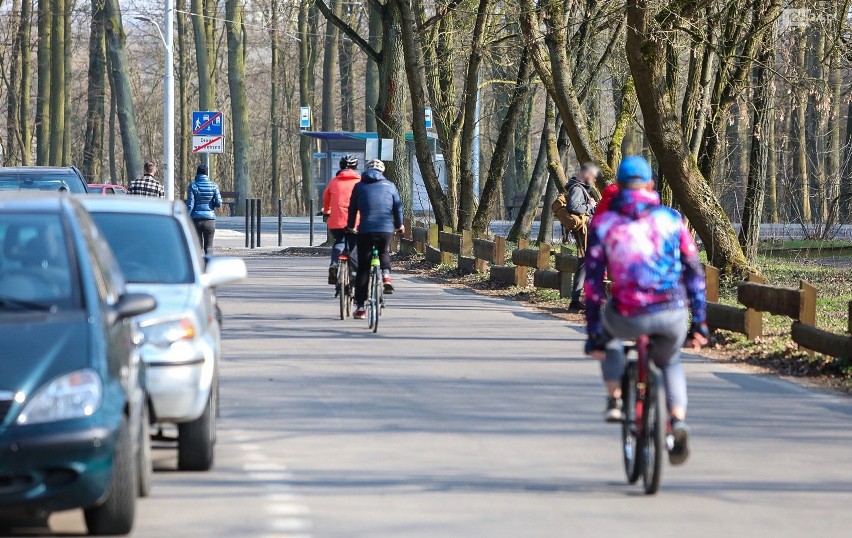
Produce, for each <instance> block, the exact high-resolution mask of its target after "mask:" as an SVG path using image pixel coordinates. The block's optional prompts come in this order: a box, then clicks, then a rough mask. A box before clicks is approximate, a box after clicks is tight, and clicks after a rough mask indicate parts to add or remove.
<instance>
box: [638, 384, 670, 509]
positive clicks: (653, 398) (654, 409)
mask: <svg viewBox="0 0 852 538" xmlns="http://www.w3.org/2000/svg"><path fill="white" fill-rule="evenodd" d="M665 401H666V398H665V395H664V393H663V383H662V379H661V377H660V373H659V372H658V371H656V370H650V371H649V372H648V389H647V391H646V393H645V413H644V417H643V420H642V434H643V435H642V437H643V440H642V456H643V458H642V459H643V460H644V461H643V469H642V484H643V486H644V487H645V493H647V494H648V495H651V494H654V493H656V492H657V490H658V489H660V477H661V475H662V474H663V459H664V458H665V457H666V404H665Z"/></svg>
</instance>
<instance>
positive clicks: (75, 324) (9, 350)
mask: <svg viewBox="0 0 852 538" xmlns="http://www.w3.org/2000/svg"><path fill="white" fill-rule="evenodd" d="M155 306H156V305H155V301H154V299H153V298H152V297H150V296H148V295H143V294H130V293H126V292H125V288H124V280H123V278H122V276H121V273H120V271H119V269H118V266H117V265H116V262H115V260H114V259H113V257H112V253H111V252H110V250H109V248H108V247H107V246H106V243H105V242H104V240H103V239H102V238H101V237H100V235H99V233H98V229H97V227H96V226H95V225H94V224H93V223H92V221H91V219H90V217H89V215H88V214H87V213H86V212H85V211H84V210H83V209H82V207H81V206H80V205H79V203H77V202H76V201H75V200H74V199H73V198H72V197H70V196H67V195H63V194H41V193H20V194H18V193H15V194H12V193H4V194H0V529H2V528H4V520H5V521H7V522H8V521H10V518H18V517H22V516H23V517H30V516H44V515H47V514H49V513H50V512H54V511H59V510H68V509H72V508H82V509H83V510H84V512H85V519H86V524H87V526H88V529H89V532H90V533H91V534H100V535H103V534H126V533H129V532H130V531H131V530H132V527H133V518H134V510H135V503H136V496H137V494H140V493H145V492H146V491H147V487H148V481H149V480H150V469H151V462H150V440H149V438H148V422H147V398H146V395H145V390H144V383H143V381H144V375H143V374H144V372H143V370H142V363H141V360H140V357H139V353H138V349H137V341H138V340H137V336H136V335H137V334H138V332H137V329H136V327H135V325H134V322H133V321H132V317H133V316H137V315H139V314H143V313H145V312H149V311H151V310H152V309H154V308H155ZM5 526H6V527H8V526H9V524H8V523H7V524H6V525H5Z"/></svg>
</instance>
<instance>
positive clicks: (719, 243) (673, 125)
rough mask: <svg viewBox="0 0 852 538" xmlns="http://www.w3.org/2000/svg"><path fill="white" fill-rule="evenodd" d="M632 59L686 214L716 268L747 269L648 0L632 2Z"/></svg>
mask: <svg viewBox="0 0 852 538" xmlns="http://www.w3.org/2000/svg"><path fill="white" fill-rule="evenodd" d="M627 14H628V21H627V59H628V63H629V65H630V71H631V73H632V74H633V80H634V82H635V84H636V95H637V97H638V100H639V105H640V107H641V109H642V115H643V118H644V122H645V130H646V133H647V136H648V140H649V142H650V144H651V148H652V149H653V150H654V154H655V155H656V157H657V160H658V162H659V164H660V168H661V169H662V170H663V173H664V174H665V175H666V177H667V178H668V181H669V184H670V185H671V187H672V191H673V193H674V195H675V197H676V198H677V200H678V202H679V204H680V206H681V209H682V210H683V213H684V214H685V215H686V217H687V218H688V219H689V221H690V223H691V224H692V226H693V227H694V228H695V230H696V232H697V233H698V235H699V237H700V238H701V240H702V242H703V243H704V248H705V249H706V250H707V256H708V259H709V261H710V263H712V264H713V265H715V266H716V267H718V268H720V269H723V270H726V271H732V272H734V273H742V272H745V271H748V270H750V269H751V267H750V266H749V264H748V260H746V258H745V256H744V255H743V252H742V249H741V248H740V245H739V243H738V241H737V235H736V233H735V232H734V229H733V226H731V222H730V221H729V220H728V217H727V216H726V215H725V213H724V211H723V210H722V207H721V206H720V205H719V202H718V201H717V200H716V198H715V196H714V195H713V192H712V190H711V189H710V186H709V185H708V183H707V181H706V180H705V178H704V177H703V176H702V175H701V173H700V172H699V170H698V168H697V166H696V164H695V161H694V160H693V158H692V155H691V153H690V151H689V148H688V147H687V145H686V140H685V137H684V135H683V131H682V130H681V125H680V120H679V118H678V114H677V111H676V109H675V104H674V98H675V97H674V96H675V92H674V91H673V90H674V88H672V87H670V86H669V85H668V84H667V81H666V65H665V63H666V60H667V59H666V54H665V52H666V44H665V40H664V39H662V38H663V37H664V36H665V30H666V29H663V28H660V27H659V26H658V23H657V22H656V19H655V18H654V14H653V13H652V12H651V10H650V7H649V5H648V0H628V2H627Z"/></svg>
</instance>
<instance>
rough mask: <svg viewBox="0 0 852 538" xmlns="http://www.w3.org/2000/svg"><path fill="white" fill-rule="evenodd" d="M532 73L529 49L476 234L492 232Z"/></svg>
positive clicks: (494, 158)
mask: <svg viewBox="0 0 852 538" xmlns="http://www.w3.org/2000/svg"><path fill="white" fill-rule="evenodd" d="M532 72H533V66H532V60H531V58H530V57H529V50H528V49H527V48H526V47H525V48H524V49H523V51H522V52H521V58H520V65H519V66H518V77H517V79H516V81H515V89H514V90H513V91H512V98H511V101H510V102H509V109H508V110H507V111H506V116H505V117H504V118H503V122H502V124H501V125H500V133H499V134H498V135H497V141H496V142H495V143H494V151H493V153H492V155H491V164H490V166H489V167H488V175H487V176H486V178H485V184H484V185H483V188H482V199H481V200H480V202H479V207H478V208H477V210H476V215H475V216H474V218H473V231H474V232H475V233H483V232H485V231H487V230H488V225H489V224H490V223H491V217H492V215H493V214H494V210H495V209H496V207H497V202H498V201H499V198H500V197H499V191H498V187H499V186H500V185H501V184H502V177H503V173H504V172H505V170H506V162H507V161H508V159H509V151H510V149H511V145H512V139H513V138H514V135H515V126H516V125H517V123H518V119H519V118H520V117H521V115H522V114H523V111H524V108H526V105H527V96H528V95H529V92H530V82H531V81H530V78H531V75H532Z"/></svg>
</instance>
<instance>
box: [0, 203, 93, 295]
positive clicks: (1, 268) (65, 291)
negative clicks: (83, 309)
mask: <svg viewBox="0 0 852 538" xmlns="http://www.w3.org/2000/svg"><path fill="white" fill-rule="evenodd" d="M0 246H2V250H0V311H10V310H52V309H55V308H61V309H66V308H75V307H77V304H78V302H77V299H75V297H76V295H75V293H74V286H73V282H74V279H73V278H72V275H73V271H72V269H71V264H70V263H69V259H70V257H69V256H68V242H67V240H66V236H65V233H64V232H63V227H62V221H61V220H60V218H59V215H55V214H28V215H27V214H14V213H5V214H3V213H0Z"/></svg>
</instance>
